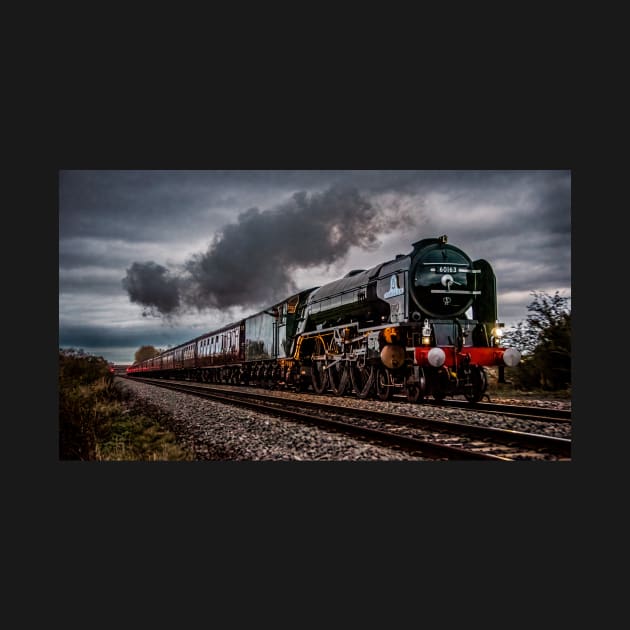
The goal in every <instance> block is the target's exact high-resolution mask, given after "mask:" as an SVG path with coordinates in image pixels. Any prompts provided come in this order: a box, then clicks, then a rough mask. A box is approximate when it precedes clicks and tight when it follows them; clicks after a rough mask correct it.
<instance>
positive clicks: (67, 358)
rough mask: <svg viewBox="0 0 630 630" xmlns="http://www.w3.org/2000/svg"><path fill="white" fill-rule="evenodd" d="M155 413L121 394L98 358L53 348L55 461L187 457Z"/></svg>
mask: <svg viewBox="0 0 630 630" xmlns="http://www.w3.org/2000/svg"><path fill="white" fill-rule="evenodd" d="M160 415H161V414H160V412H159V410H158V409H153V408H149V407H148V406H147V405H146V403H144V404H142V403H140V402H139V401H136V400H134V399H133V398H132V397H131V396H130V395H129V394H128V393H127V392H125V390H124V389H123V388H121V387H120V385H119V384H118V383H116V382H115V379H114V375H113V374H112V373H111V372H110V370H109V364H108V363H107V361H105V359H103V358H102V357H95V356H92V355H87V354H84V353H83V352H82V351H80V350H79V351H77V350H74V349H60V350H59V458H60V459H61V460H80V461H186V460H192V459H193V455H192V453H190V452H188V451H187V450H186V449H185V448H184V447H183V446H181V444H179V443H178V442H177V441H176V439H175V435H174V434H173V433H172V432H170V431H168V430H167V429H165V428H164V427H163V425H162V424H160V423H159V418H160Z"/></svg>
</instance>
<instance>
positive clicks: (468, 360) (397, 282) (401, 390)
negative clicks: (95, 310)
mask: <svg viewBox="0 0 630 630" xmlns="http://www.w3.org/2000/svg"><path fill="white" fill-rule="evenodd" d="M412 247H413V249H412V251H411V252H410V253H408V254H399V255H397V256H396V257H395V258H394V259H393V260H387V261H385V262H380V263H378V264H377V265H375V266H373V267H371V268H369V269H354V270H352V271H349V272H348V273H347V274H346V275H345V276H343V277H342V278H340V279H338V280H335V281H333V282H329V283H327V284H324V285H322V286H319V287H313V288H310V289H307V290H304V291H300V292H298V293H295V294H293V295H290V296H289V297H287V298H286V299H284V300H282V301H280V302H276V303H274V304H271V305H269V306H268V307H266V308H264V309H263V310H260V311H258V312H256V313H254V314H252V315H250V316H248V317H245V318H243V319H241V320H238V321H235V322H233V323H231V324H228V325H225V326H222V327H220V328H218V329H216V330H212V331H209V332H206V333H204V334H202V335H200V336H198V337H195V338H194V339H190V340H189V341H186V342H184V343H182V344H180V345H178V346H176V347H172V348H169V349H167V350H166V351H164V352H161V353H160V354H159V355H157V356H155V357H153V358H150V359H147V360H145V361H142V362H139V363H134V364H133V365H131V366H130V367H128V368H127V370H126V372H127V374H128V375H129V376H148V377H158V378H177V379H186V380H196V381H200V382H206V383H225V384H234V385H237V384H241V385H250V386H261V387H266V388H280V387H283V388H290V389H292V390H294V391H298V392H314V393H316V394H329V395H330V394H332V395H335V396H344V395H354V396H356V397H358V398H362V399H365V398H376V399H379V400H382V401H386V400H389V399H391V398H392V396H394V395H396V396H397V397H400V396H401V395H402V396H404V397H405V398H406V399H407V400H408V401H409V402H413V403H416V402H422V401H424V400H425V399H426V398H428V397H432V398H433V399H435V400H437V401H441V400H443V399H444V398H446V397H447V396H449V397H455V396H458V395H463V396H464V397H465V398H466V400H468V401H469V402H470V403H475V402H478V401H479V400H481V398H482V397H483V396H484V394H485V392H486V390H487V387H488V375H487V368H488V367H490V366H500V367H501V368H504V367H505V366H508V367H514V366H516V365H517V364H518V363H519V361H520V359H521V353H520V351H519V350H518V349H517V348H513V347H503V346H502V343H501V339H502V332H503V330H502V329H503V328H504V324H503V323H501V322H499V321H498V319H497V313H498V310H497V288H496V276H495V273H494V270H493V268H492V266H491V265H490V263H489V262H487V261H486V260H484V259H479V260H472V259H471V257H470V256H469V255H468V254H467V253H466V252H465V251H463V250H462V249H460V248H459V247H456V246H455V245H452V244H450V243H449V242H448V237H447V235H442V236H439V237H435V238H433V237H432V238H424V239H422V240H419V241H417V242H415V243H413V245H412Z"/></svg>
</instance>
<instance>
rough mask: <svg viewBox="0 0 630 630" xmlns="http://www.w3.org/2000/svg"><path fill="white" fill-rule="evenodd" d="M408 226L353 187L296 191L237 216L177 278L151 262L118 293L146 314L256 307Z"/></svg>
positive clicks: (391, 208) (402, 216) (400, 214)
mask: <svg viewBox="0 0 630 630" xmlns="http://www.w3.org/2000/svg"><path fill="white" fill-rule="evenodd" d="M414 222H415V221H414V217H413V215H412V213H411V212H410V211H409V209H408V208H406V207H405V206H404V204H396V203H393V204H388V206H387V208H383V207H381V206H380V205H379V204H378V203H376V202H373V203H371V202H370V201H368V200H367V199H365V198H364V197H362V196H361V194H360V193H359V191H358V190H357V189H355V188H342V187H338V186H334V187H332V188H330V189H328V190H326V191H324V192H320V193H311V194H308V193H306V192H297V193H294V194H293V195H292V197H291V198H290V199H289V200H288V201H287V202H285V203H283V204H280V205H278V206H276V207H274V208H271V209H269V210H265V211H260V210H259V209H258V208H251V209H249V210H247V211H245V212H242V213H241V214H239V216H238V218H237V220H236V222H235V223H232V224H229V225H227V226H225V227H224V228H223V230H222V231H221V232H220V233H217V234H216V235H215V237H214V239H213V240H212V242H211V243H210V245H209V247H208V249H207V251H206V252H203V253H198V254H195V255H193V256H192V257H191V258H190V259H189V260H188V261H187V262H186V263H185V264H184V270H183V272H181V273H179V275H172V274H170V273H169V271H168V270H167V269H166V268H164V267H162V266H161V265H158V264H157V263H154V262H147V263H138V262H135V263H133V265H132V266H131V268H130V269H128V270H127V276H126V278H124V279H123V286H124V288H125V289H126V290H127V292H128V293H129V299H130V300H131V301H132V302H136V303H139V304H141V305H143V306H144V307H145V309H146V311H145V314H149V313H150V314H154V315H158V314H161V315H165V316H171V315H173V314H174V313H176V312H178V311H183V310H186V309H190V308H197V309H199V310H204V309H212V308H214V309H225V308H229V307H232V306H242V307H259V306H262V305H266V304H269V303H273V302H274V301H279V300H281V299H282V298H284V297H287V296H288V295H290V294H291V293H294V292H296V291H298V290H300V289H305V288H308V287H297V286H296V285H295V282H294V280H293V272H294V271H295V270H296V269H300V268H301V269H308V268H312V267H316V266H319V265H329V264H331V263H336V262H340V261H343V259H344V258H345V257H346V255H347V254H348V250H349V248H351V247H358V248H361V249H364V250H368V251H369V250H372V249H375V248H376V247H377V246H378V245H379V240H378V237H379V235H384V234H386V233H388V232H391V231H393V230H395V229H397V228H399V227H401V226H404V225H412V224H413V223H414ZM375 262H378V261H375Z"/></svg>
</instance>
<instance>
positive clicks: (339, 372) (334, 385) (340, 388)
mask: <svg viewBox="0 0 630 630" xmlns="http://www.w3.org/2000/svg"><path fill="white" fill-rule="evenodd" d="M326 372H327V373H328V383H329V384H330V389H332V391H333V394H335V396H343V395H344V394H345V393H346V388H347V387H348V382H349V380H350V377H349V374H348V367H347V366H346V365H345V364H343V363H337V364H335V365H333V366H332V367H330V368H328V369H327V370H326Z"/></svg>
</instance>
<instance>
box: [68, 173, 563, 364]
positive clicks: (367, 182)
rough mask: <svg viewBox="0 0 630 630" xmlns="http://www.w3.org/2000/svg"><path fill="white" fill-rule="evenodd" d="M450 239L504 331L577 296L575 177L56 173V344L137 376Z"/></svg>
mask: <svg viewBox="0 0 630 630" xmlns="http://www.w3.org/2000/svg"><path fill="white" fill-rule="evenodd" d="M441 234H447V235H448V240H449V243H451V244H453V245H456V246H458V247H460V248H461V249H463V250H464V251H465V252H466V253H467V254H468V255H469V256H470V257H471V258H472V259H473V260H476V259H478V258H485V259H486V260H488V262H490V264H491V265H492V266H493V267H494V270H495V273H496V275H497V289H498V293H499V305H498V310H499V320H500V321H503V322H505V324H506V326H508V327H510V326H514V325H515V324H517V323H518V322H519V321H524V320H525V319H526V317H527V315H528V311H527V305H528V304H530V303H531V302H532V299H533V297H532V292H534V291H544V292H547V293H549V294H553V293H555V292H556V291H559V292H560V295H562V296H563V297H570V296H571V173H570V171H564V170H555V171H471V170H468V171H368V170H362V171H316V170H309V171H131V170H129V171H112V170H107V171H105V170H102V171H88V170H65V171H60V173H59V346H60V347H61V348H76V349H79V348H81V349H83V350H85V351H86V352H89V353H93V354H96V355H100V356H103V357H104V358H105V359H107V360H109V361H113V362H116V363H131V362H132V361H133V357H134V353H135V352H136V350H137V349H138V348H139V347H140V346H142V345H152V346H155V347H157V348H162V349H163V348H166V347H168V346H169V345H177V344H179V343H182V342H184V341H187V340H188V339H192V338H193V337H195V336H197V335H199V334H201V333H203V332H206V331H208V330H212V329H213V328H215V327H217V326H219V325H223V324H226V323H229V322H231V321H234V320H236V319H238V318H240V317H242V316H245V315H248V314H251V313H253V312H256V311H257V310H259V309H260V308H262V307H265V306H267V305H269V304H271V303H273V302H275V301H278V300H280V299H282V298H284V297H286V296H288V295H289V294H291V293H292V292H294V291H296V290H301V289H307V288H311V287H315V286H320V285H322V284H324V283H326V282H330V281H332V280H336V279H338V278H340V277H342V276H344V275H345V274H346V273H347V272H348V271H349V270H350V269H359V268H360V269H365V268H368V267H372V266H374V265H376V264H378V263H380V262H384V261H386V260H390V259H392V258H394V257H395V256H396V254H408V253H409V252H410V251H411V250H412V244H413V243H414V242H415V241H417V240H420V239H421V238H428V237H436V236H439V235H441Z"/></svg>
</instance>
